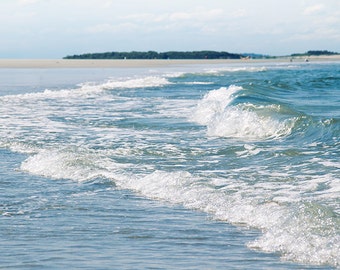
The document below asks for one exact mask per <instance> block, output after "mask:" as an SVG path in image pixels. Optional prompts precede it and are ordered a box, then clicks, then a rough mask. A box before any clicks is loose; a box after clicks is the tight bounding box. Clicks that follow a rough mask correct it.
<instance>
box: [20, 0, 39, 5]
mask: <svg viewBox="0 0 340 270" xmlns="http://www.w3.org/2000/svg"><path fill="white" fill-rule="evenodd" d="M38 2H40V0H19V5H32V4H37V3H38Z"/></svg>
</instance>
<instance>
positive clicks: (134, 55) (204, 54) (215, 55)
mask: <svg viewBox="0 0 340 270" xmlns="http://www.w3.org/2000/svg"><path fill="white" fill-rule="evenodd" d="M243 57H246V56H244V55H242V54H237V53H228V52H217V51H186V52H182V51H169V52H155V51H147V52H139V51H132V52H104V53H85V54H80V55H71V56H66V57H64V58H63V59H241V58H243Z"/></svg>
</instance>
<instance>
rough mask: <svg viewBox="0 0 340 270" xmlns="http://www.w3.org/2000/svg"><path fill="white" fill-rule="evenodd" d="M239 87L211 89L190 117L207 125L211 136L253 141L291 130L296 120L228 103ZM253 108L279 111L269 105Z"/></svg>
mask: <svg viewBox="0 0 340 270" xmlns="http://www.w3.org/2000/svg"><path fill="white" fill-rule="evenodd" d="M242 89H243V88H242V87H239V86H234V85H232V86H230V87H229V88H224V87H223V88H220V89H217V90H212V91H210V92H209V93H207V94H206V95H205V96H204V97H203V99H202V100H201V101H200V102H199V103H198V105H197V107H196V108H195V110H194V112H193V116H192V117H191V120H192V121H194V122H197V123H199V124H201V125H206V126H207V134H208V136H214V137H230V138H237V139H246V140H256V139H270V138H278V137H281V136H286V135H288V134H290V133H291V131H292V128H293V126H294V122H295V121H296V120H295V119H290V120H283V121H282V120H281V121H280V120H277V119H275V118H273V117H272V116H271V115H260V114H259V113H258V112H256V111H255V110H250V108H252V107H253V108H254V107H256V106H255V105H252V106H250V105H249V104H239V105H236V106H230V104H231V102H232V101H233V100H234V98H235V96H236V95H237V93H238V92H239V91H240V90H242ZM256 109H257V110H260V109H262V110H263V109H266V110H272V109H274V110H275V111H277V110H278V108H277V106H270V105H269V106H266V107H264V106H263V105H260V106H258V107H257V108H256Z"/></svg>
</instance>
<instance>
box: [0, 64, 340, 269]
mask: <svg viewBox="0 0 340 270" xmlns="http://www.w3.org/2000/svg"><path fill="white" fill-rule="evenodd" d="M339 71H340V65H339V64H338V63H322V64H321V63H308V64H296V65H291V64H275V63H274V64H267V65H265V66H264V65H259V64H253V65H251V64H246V65H229V66H226V65H212V66H207V65H202V66H186V67H184V66H183V67H177V68H174V67H173V68H160V69H157V70H156V69H153V70H150V69H138V68H137V69H124V70H119V69H55V70H52V69H46V70H45V69H40V70H39V69H12V70H9V69H2V70H1V72H0V78H1V85H0V95H1V96H0V105H1V106H0V115H1V117H0V125H1V129H0V138H1V139H0V147H1V148H0V156H1V159H0V160H1V161H0V162H1V167H0V170H1V172H0V175H1V182H0V190H1V194H2V195H1V196H0V206H1V208H0V213H1V216H0V219H1V223H0V224H1V225H0V226H1V232H2V233H1V234H2V239H5V241H4V242H3V243H5V244H3V245H2V246H1V254H3V255H2V259H1V260H0V267H3V268H10V267H12V268H20V267H22V268H46V267H51V266H53V267H56V268H61V267H69V268H75V267H76V268H85V269H86V268H98V269H109V268H117V269H118V268H119V269H136V268H138V269H150V268H155V269H169V268H180V269H224V268H232V269H249V268H251V269H274V268H275V269H332V268H336V267H337V266H339V256H338V255H339V242H340V241H339V240H340V238H339V191H340V183H339V174H340V173H339V168H340V163H339V161H338V160H339V154H340V151H339V126H340V124H339V119H340V103H339V101H340V100H339V88H340V79H339V75H338V74H339ZM19 255H20V256H19ZM18 258H19V260H18Z"/></svg>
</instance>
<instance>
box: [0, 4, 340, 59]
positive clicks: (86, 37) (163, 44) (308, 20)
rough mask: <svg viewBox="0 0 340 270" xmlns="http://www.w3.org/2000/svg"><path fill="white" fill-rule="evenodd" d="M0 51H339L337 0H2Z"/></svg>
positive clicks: (4, 54) (57, 54)
mask: <svg viewBox="0 0 340 270" xmlns="http://www.w3.org/2000/svg"><path fill="white" fill-rule="evenodd" d="M0 38H1V39H0V41H1V42H0V58H7V59H8V58H25V59H34V58H37V59H59V58H62V57H64V56H66V55H74V54H82V53H95V52H112V51H149V50H153V51H158V52H165V51H171V50H176V51H193V50H215V51H227V52H230V53H259V54H266V55H276V56H278V55H289V54H292V53H302V52H306V51H308V50H329V51H334V52H340V1H339V0H0Z"/></svg>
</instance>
